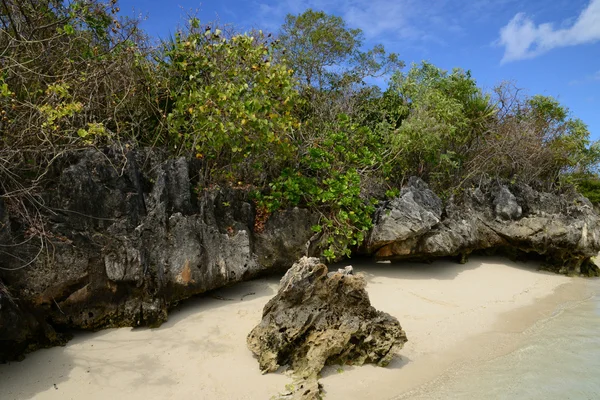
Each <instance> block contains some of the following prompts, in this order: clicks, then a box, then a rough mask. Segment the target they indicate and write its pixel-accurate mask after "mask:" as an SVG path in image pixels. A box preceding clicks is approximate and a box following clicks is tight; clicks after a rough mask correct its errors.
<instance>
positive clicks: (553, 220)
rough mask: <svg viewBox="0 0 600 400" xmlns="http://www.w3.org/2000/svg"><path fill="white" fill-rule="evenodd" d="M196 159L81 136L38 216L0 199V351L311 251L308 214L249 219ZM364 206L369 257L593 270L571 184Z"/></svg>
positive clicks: (128, 321)
mask: <svg viewBox="0 0 600 400" xmlns="http://www.w3.org/2000/svg"><path fill="white" fill-rule="evenodd" d="M198 163H200V161H198V160H191V161H190V160H186V159H183V158H179V159H168V158H167V157H164V158H163V157H162V156H161V155H160V153H159V152H158V151H156V150H125V149H121V150H119V151H117V149H104V150H102V151H100V150H96V149H88V150H85V151H80V152H75V153H73V154H69V155H66V156H65V157H63V158H62V159H60V160H58V161H57V162H56V163H55V166H54V168H53V169H52V171H50V172H49V173H48V174H47V176H46V181H45V182H46V186H45V188H44V190H43V192H42V194H41V198H40V199H39V202H38V204H37V207H38V211H39V218H35V219H33V220H31V221H24V220H23V219H22V217H21V216H20V215H19V214H18V213H17V212H15V210H16V209H17V207H16V205H15V204H13V203H11V201H12V199H10V198H7V199H5V200H4V201H3V200H2V198H0V281H1V282H2V283H3V284H2V287H3V289H2V291H1V292H0V301H1V302H2V303H1V304H2V307H1V308H0V361H3V360H6V359H10V358H14V357H15V355H16V354H18V353H20V352H21V351H23V350H27V349H34V348H35V347H36V346H38V347H39V346H45V345H52V344H60V343H64V341H65V336H64V335H63V333H64V332H66V331H68V330H69V329H71V328H76V329H101V328H105V327H117V326H139V325H149V326H155V325H159V324H160V323H162V322H163V321H165V320H166V318H167V311H168V309H169V307H172V306H173V305H174V304H176V303H177V302H179V301H181V300H183V299H186V298H189V297H191V296H193V295H196V294H199V293H202V292H205V291H208V290H212V289H216V288H219V287H222V286H225V285H229V284H232V283H235V282H239V281H242V280H246V279H249V278H251V277H253V276H256V275H257V274H260V273H263V272H265V271H272V270H284V269H286V268H287V267H289V266H290V265H292V263H293V262H295V261H296V260H298V259H299V258H300V257H302V256H305V255H308V256H316V255H318V250H317V249H318V248H319V238H315V237H314V236H313V235H314V232H313V231H312V230H311V226H312V225H314V224H316V222H317V221H318V218H319V215H318V214H316V213H313V212H311V211H309V210H307V209H302V208H294V209H289V210H282V211H279V212H276V213H274V214H272V215H270V216H269V218H268V219H267V220H266V221H264V220H262V219H260V218H259V219H257V211H256V207H255V205H254V203H253V202H252V201H251V200H250V199H249V190H248V189H247V188H244V187H243V186H236V187H225V188H218V187H205V186H201V185H202V181H201V179H200V177H199V170H200V165H199V164H198ZM32 211H33V212H32V215H33V214H36V210H32ZM36 215H37V214H36ZM374 218H375V220H374V228H373V230H372V233H371V235H370V237H369V238H368V240H367V242H366V243H365V245H364V248H362V249H360V250H361V251H362V252H363V253H367V254H373V255H375V256H376V257H378V258H400V259H415V260H432V259H434V258H436V257H441V256H455V257H460V258H461V259H463V260H464V259H466V257H467V256H468V254H470V253H471V252H473V251H478V250H486V249H487V250H499V251H502V252H505V253H512V252H515V251H520V252H526V253H530V254H537V255H541V256H542V257H544V258H545V260H546V262H547V265H548V266H549V268H551V269H553V270H555V271H557V272H561V273H573V274H577V273H583V274H586V275H587V274H595V273H597V272H598V269H597V267H596V266H595V265H593V264H591V263H590V262H589V259H590V257H592V256H595V255H596V254H597V253H598V251H599V250H600V243H599V241H600V237H599V236H600V233H599V231H598V227H599V217H598V215H597V214H596V213H595V212H594V210H593V208H592V207H591V205H590V204H589V202H588V201H587V200H586V199H585V198H583V197H581V196H580V195H578V194H576V193H573V194H563V195H555V194H550V193H542V192H537V191H535V190H533V189H531V188H530V187H527V186H524V185H518V184H517V185H502V184H497V183H487V184H485V185H482V186H481V187H480V188H469V189H466V190H465V191H464V193H462V194H461V195H460V196H458V195H457V196H455V197H454V198H451V199H449V200H448V201H446V202H442V201H441V200H440V198H439V197H438V196H436V194H435V193H433V192H432V191H431V190H429V188H428V187H427V185H426V184H425V183H424V182H422V181H420V180H418V179H411V180H410V182H409V184H408V185H407V187H405V188H403V189H402V192H401V194H400V196H399V197H398V198H396V199H393V200H391V201H387V202H383V203H382V204H381V206H380V207H379V209H378V210H377V212H376V215H375V217H374ZM257 227H258V228H259V229H257ZM9 298H10V299H12V301H9V300H8V299H9ZM7 321H11V322H7Z"/></svg>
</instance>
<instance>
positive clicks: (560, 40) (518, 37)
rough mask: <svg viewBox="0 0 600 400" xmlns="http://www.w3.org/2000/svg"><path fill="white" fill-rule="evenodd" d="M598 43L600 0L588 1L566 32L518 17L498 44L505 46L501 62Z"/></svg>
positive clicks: (521, 16) (505, 29)
mask: <svg viewBox="0 0 600 400" xmlns="http://www.w3.org/2000/svg"><path fill="white" fill-rule="evenodd" d="M599 40H600V0H591V1H590V3H589V4H588V6H587V7H586V8H585V9H584V10H583V11H582V12H581V14H580V15H579V17H578V18H577V19H576V20H575V22H574V23H573V24H572V25H570V26H568V27H566V28H558V29H557V28H555V27H554V25H553V24H552V23H543V24H539V25H536V24H535V23H534V22H533V21H532V20H531V19H530V18H529V17H527V16H526V15H525V14H523V13H519V14H517V15H515V16H514V18H513V19H512V20H511V21H510V22H509V23H508V24H507V25H506V26H504V27H503V28H502V29H500V39H499V40H498V44H500V45H502V46H504V57H503V59H502V62H510V61H516V60H524V59H529V58H534V57H537V56H539V55H540V54H543V53H546V52H548V51H550V50H552V49H555V48H558V47H567V46H575V45H579V44H585V43H594V42H596V41H599Z"/></svg>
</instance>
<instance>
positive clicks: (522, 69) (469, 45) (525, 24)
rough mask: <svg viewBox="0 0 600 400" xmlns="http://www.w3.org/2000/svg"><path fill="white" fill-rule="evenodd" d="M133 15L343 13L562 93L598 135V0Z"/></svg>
mask: <svg viewBox="0 0 600 400" xmlns="http://www.w3.org/2000/svg"><path fill="white" fill-rule="evenodd" d="M119 3H120V6H121V12H122V13H123V14H125V15H133V14H135V15H139V14H141V15H142V16H145V17H147V19H146V20H145V21H144V22H143V27H144V29H145V30H146V31H148V32H149V33H150V34H151V35H153V36H167V35H168V34H169V33H170V32H173V31H174V30H175V29H176V27H177V26H178V24H180V23H182V22H183V21H184V19H182V16H184V15H185V13H186V12H187V11H190V10H192V11H193V10H197V11H198V13H197V15H198V17H199V18H200V19H201V20H202V21H205V22H209V21H214V20H219V21H220V22H221V23H232V24H234V25H235V26H236V27H238V28H239V29H242V30H243V29H248V28H253V27H256V28H261V29H263V30H266V31H272V32H276V31H277V29H278V27H279V26H280V25H281V23H282V22H283V19H284V17H285V15H286V14H288V13H293V14H297V13H300V12H302V11H304V10H305V9H306V8H309V7H310V8H313V9H315V10H323V11H325V12H327V13H331V14H336V15H339V16H341V17H343V18H344V19H345V20H346V21H347V22H348V24H349V25H350V26H351V27H355V28H360V29H362V30H363V32H364V34H365V37H366V43H365V46H366V47H369V46H371V45H373V44H377V43H382V44H383V45H384V46H385V47H386V50H388V51H393V52H396V53H398V54H399V55H400V58H401V59H402V60H404V61H405V62H406V63H407V65H409V64H410V63H412V62H420V61H421V60H428V61H430V62H432V63H434V64H435V65H437V66H439V67H442V68H444V69H452V68H453V67H461V68H464V69H468V70H471V71H472V73H473V76H474V77H475V78H476V79H477V81H478V83H479V84H480V85H481V86H483V87H486V88H491V87H493V86H494V85H496V84H497V83H499V82H501V81H504V80H511V81H514V82H515V83H516V84H517V86H518V87H520V88H523V89H524V90H525V92H526V93H528V94H532V95H533V94H544V95H551V96H555V97H557V98H558V99H559V100H560V101H561V102H562V103H563V104H565V105H566V106H567V107H569V108H570V110H571V111H572V114H573V115H574V116H576V117H579V118H581V119H582V120H583V121H584V122H585V123H586V124H588V126H589V128H590V131H591V133H592V138H593V139H595V140H600V0H554V1H547V0H526V1H523V0H428V1H422V0H395V1H390V0H351V1H340V0H281V1H274V0H257V1H253V0H250V1H243V0H219V1H206V2H204V3H201V2H198V1H190V0H174V1H164V0H160V1H159V0H148V1H140V0H137V1H136V0H121V1H120V2H119Z"/></svg>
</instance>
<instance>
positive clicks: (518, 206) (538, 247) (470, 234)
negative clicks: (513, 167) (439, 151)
mask: <svg viewBox="0 0 600 400" xmlns="http://www.w3.org/2000/svg"><path fill="white" fill-rule="evenodd" d="M414 182H418V181H411V182H410V183H409V187H408V188H407V189H406V190H403V192H402V193H401V195H400V197H399V198H398V199H395V200H392V201H391V202H389V203H385V204H383V205H382V206H381V207H380V210H379V211H378V213H377V216H376V217H375V219H374V225H375V226H374V227H373V234H372V235H371V238H370V241H369V243H368V245H367V247H368V251H369V252H370V253H372V254H375V256H376V257H377V258H380V259H413V260H431V259H434V258H436V257H445V256H457V257H459V259H460V260H461V261H463V262H464V261H465V260H466V257H467V256H468V254H470V253H471V252H473V251H479V250H493V251H500V252H504V253H506V254H509V255H511V254H516V253H517V252H522V253H534V254H538V255H542V256H543V257H544V258H545V261H546V267H547V268H548V269H550V270H553V271H556V272H560V273H566V274H580V273H582V274H584V275H597V274H598V273H599V272H600V270H599V269H598V268H597V267H596V266H595V264H593V263H592V262H590V261H589V260H590V257H592V256H594V255H596V254H597V253H598V251H599V250H600V217H599V216H598V214H597V213H596V212H595V211H594V209H593V207H592V205H591V204H590V203H589V201H588V200H587V199H585V198H584V197H582V196H581V195H579V194H577V193H566V194H562V195H558V194H552V193H541V192H537V191H535V190H533V189H532V188H531V187H529V186H527V185H522V184H516V185H513V186H512V187H511V188H510V189H509V188H508V187H507V186H503V185H494V184H491V185H488V186H487V187H483V189H482V188H473V189H467V190H465V192H464V193H463V194H462V196H461V197H460V198H456V197H452V198H450V199H449V201H448V202H447V204H446V207H445V212H444V213H443V214H444V215H443V216H442V213H441V212H439V213H438V212H437V210H438V209H437V207H436V205H437V204H440V203H441V201H440V200H439V198H438V199H437V201H436V200H435V198H437V196H435V194H433V193H432V192H431V190H429V189H428V188H427V186H426V185H425V184H424V183H423V182H422V181H421V182H419V183H418V184H414ZM413 198H419V199H427V201H420V202H416V201H415V202H411V201H409V200H410V199H413ZM436 221H437V222H436Z"/></svg>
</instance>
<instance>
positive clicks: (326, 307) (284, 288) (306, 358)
mask: <svg viewBox="0 0 600 400" xmlns="http://www.w3.org/2000/svg"><path fill="white" fill-rule="evenodd" d="M349 271H351V269H350V270H344V272H343V273H341V272H337V273H333V274H331V275H328V270H327V266H325V265H323V264H321V263H320V262H319V260H318V259H316V258H307V257H303V258H302V259H300V260H299V261H298V262H297V263H295V264H294V265H293V266H292V268H290V269H289V270H288V271H287V273H286V274H285V276H284V277H283V278H282V279H281V282H280V285H279V291H278V292H277V294H276V295H275V297H273V298H272V299H271V300H270V301H269V302H268V303H267V305H266V306H265V307H264V310H263V318H262V321H261V322H260V324H259V325H257V326H256V327H255V328H254V329H253V330H252V331H251V332H250V334H249V335H248V338H247V343H248V348H249V349H250V350H251V351H252V352H253V353H254V354H255V355H256V356H257V357H258V362H259V366H260V369H261V371H262V372H263V373H266V372H273V371H275V370H277V369H278V368H279V367H280V366H281V365H286V364H288V365H289V366H290V367H291V369H292V370H293V371H294V375H295V376H296V377H297V378H299V379H300V382H305V383H306V385H307V386H303V387H302V388H301V389H298V390H299V391H300V392H301V393H298V397H297V398H316V397H310V396H313V395H314V391H313V390H308V389H306V387H313V388H314V387H315V386H314V383H315V382H316V378H317V374H318V373H319V372H320V371H321V369H323V367H324V366H325V365H326V364H335V363H339V364H346V363H348V364H354V365H362V364H364V363H374V364H377V365H380V366H385V365H387V364H388V363H389V362H390V361H391V359H392V357H393V356H394V355H395V354H396V353H397V351H398V350H400V349H401V348H402V346H403V345H404V343H405V342H406V340H407V339H406V334H405V333H404V331H403V330H402V328H401V326H400V323H399V322H398V320H397V319H396V318H394V317H392V316H390V315H389V314H386V313H384V312H381V311H377V310H376V309H375V308H374V307H372V306H371V303H370V301H369V296H368V294H367V291H366V290H365V286H366V280H365V278H364V277H363V276H362V275H350V274H348V273H346V272H349ZM295 385H296V386H298V387H300V386H301V385H298V384H297V383H296V384H295ZM307 390H308V393H309V394H310V396H309V397H303V393H304V392H305V391H307Z"/></svg>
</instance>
